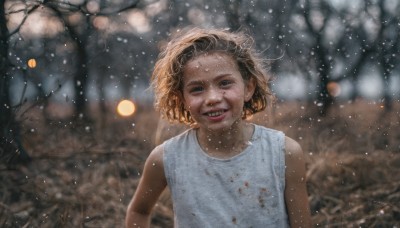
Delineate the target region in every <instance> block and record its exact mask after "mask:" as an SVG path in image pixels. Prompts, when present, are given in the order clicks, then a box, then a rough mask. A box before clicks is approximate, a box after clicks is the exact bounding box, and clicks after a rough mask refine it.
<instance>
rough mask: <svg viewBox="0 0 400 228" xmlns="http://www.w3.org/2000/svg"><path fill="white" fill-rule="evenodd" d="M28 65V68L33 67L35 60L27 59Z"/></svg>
mask: <svg viewBox="0 0 400 228" xmlns="http://www.w3.org/2000/svg"><path fill="white" fill-rule="evenodd" d="M28 67H29V68H35V67H36V60H35V59H29V60H28Z"/></svg>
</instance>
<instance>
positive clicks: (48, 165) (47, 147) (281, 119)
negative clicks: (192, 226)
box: [0, 101, 400, 228]
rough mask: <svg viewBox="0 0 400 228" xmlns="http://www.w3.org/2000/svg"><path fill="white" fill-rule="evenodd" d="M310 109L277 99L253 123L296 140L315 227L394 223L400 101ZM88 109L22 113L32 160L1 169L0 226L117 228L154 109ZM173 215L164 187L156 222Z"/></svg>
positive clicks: (148, 139) (151, 134)
mask: <svg viewBox="0 0 400 228" xmlns="http://www.w3.org/2000/svg"><path fill="white" fill-rule="evenodd" d="M313 109H314V108H313V107H311V108H310V106H309V105H305V104H301V103H284V104H277V106H276V107H275V109H274V110H273V111H269V112H268V113H267V112H266V113H261V114H258V115H256V116H254V117H253V119H252V120H251V121H253V122H255V123H258V124H261V125H265V126H268V127H271V128H275V129H279V130H282V131H284V132H285V133H286V134H287V135H288V136H290V137H292V138H294V139H296V140H297V141H298V142H299V143H300V144H301V145H302V147H303V150H304V153H305V154H306V158H307V178H308V189H309V200H310V205H311V210H312V219H313V223H314V225H315V227H399V224H400V175H399V173H400V123H399V121H400V114H399V112H400V105H399V104H395V105H394V109H393V111H391V112H384V110H383V109H382V108H381V106H380V104H378V103H374V102H367V101H357V102H355V103H352V104H349V103H343V104H337V105H336V106H335V107H334V109H332V111H331V112H330V113H329V115H328V116H326V117H316V116H315V115H313V113H315V110H313ZM93 113H97V114H93V115H92V118H93V121H90V122H87V121H84V122H82V123H72V122H71V121H69V120H66V119H60V118H56V117H53V119H52V120H45V119H44V118H43V117H42V115H41V114H40V111H39V109H33V110H30V111H29V113H27V114H26V115H24V116H22V117H21V119H22V121H23V122H22V123H23V130H22V134H23V145H24V146H25V148H26V150H27V151H28V152H29V154H30V155H31V156H32V157H33V160H32V162H30V163H29V164H27V165H21V166H16V167H14V168H13V169H7V168H6V167H3V166H0V168H1V170H0V183H1V185H0V227H45V228H47V227H123V221H124V217H125V210H126V206H127V204H128V202H129V200H130V198H131V196H132V195H133V193H134V191H135V187H136V186H137V184H138V180H139V177H140V173H141V169H142V167H143V164H144V161H145V159H146V157H147V155H148V154H149V152H150V151H151V149H152V148H153V147H154V145H155V141H156V140H155V133H156V129H157V122H158V115H157V114H156V113H155V112H154V111H153V110H152V108H151V107H146V106H140V105H139V107H138V111H137V113H136V114H135V115H134V116H133V117H129V118H120V117H118V116H116V114H114V113H110V114H108V115H106V116H105V117H104V116H103V117H102V118H101V116H100V115H99V114H98V112H96V111H95V110H93ZM164 129H168V128H164ZM174 129H175V128H174V127H172V128H170V131H167V130H165V131H164V135H162V136H161V138H165V137H167V136H166V135H168V134H170V135H171V134H173V132H174V131H175V130H174ZM165 132H170V133H165ZM171 132H172V133H171ZM172 216H173V214H172V210H171V205H170V200H169V198H168V194H164V195H163V196H162V197H161V199H160V201H159V202H158V204H157V206H156V208H155V211H154V216H153V220H152V221H153V227H171V226H172Z"/></svg>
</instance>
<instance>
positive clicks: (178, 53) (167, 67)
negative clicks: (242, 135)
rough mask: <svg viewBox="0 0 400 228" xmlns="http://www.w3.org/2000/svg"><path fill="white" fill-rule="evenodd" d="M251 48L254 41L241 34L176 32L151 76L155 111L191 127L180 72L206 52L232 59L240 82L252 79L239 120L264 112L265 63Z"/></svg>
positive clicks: (266, 86)
mask: <svg viewBox="0 0 400 228" xmlns="http://www.w3.org/2000/svg"><path fill="white" fill-rule="evenodd" d="M253 46H254V40H253V39H252V38H251V37H250V36H249V35H247V34H245V33H243V32H236V33H234V32H229V31H228V30H222V29H201V28H188V29H184V30H182V31H180V32H179V33H178V34H176V36H174V37H173V38H172V39H171V40H170V41H169V42H168V44H167V45H166V46H165V47H164V48H163V50H162V51H161V53H160V54H159V56H158V60H157V62H156V64H155V67H154V71H153V74H152V76H151V86H152V88H153V89H154V93H155V101H154V106H155V108H156V110H158V111H159V112H160V113H161V115H162V116H163V117H165V118H167V119H168V120H169V121H178V122H181V123H186V124H193V123H194V120H193V119H192V118H191V115H190V113H189V111H187V110H186V109H185V105H184V101H183V92H182V91H183V68H184V66H185V64H186V63H188V62H189V61H190V60H192V59H194V58H196V57H198V56H199V55H201V54H204V53H210V52H222V53H225V54H228V55H230V56H232V57H233V59H234V60H236V62H237V65H238V68H239V72H240V73H241V75H242V77H243V79H244V80H245V81H248V80H249V79H250V78H254V81H255V82H256V88H255V91H254V94H253V96H252V98H251V99H250V100H249V101H248V102H245V104H244V107H243V116H242V118H243V119H245V118H246V117H248V116H249V115H252V114H254V113H257V112H260V111H262V110H264V109H265V108H266V107H267V104H268V102H267V101H268V97H269V96H271V92H270V90H269V87H268V82H269V77H268V75H267V73H266V72H267V68H266V64H265V61H263V59H262V58H260V57H259V54H258V53H256V51H255V50H254V47H253Z"/></svg>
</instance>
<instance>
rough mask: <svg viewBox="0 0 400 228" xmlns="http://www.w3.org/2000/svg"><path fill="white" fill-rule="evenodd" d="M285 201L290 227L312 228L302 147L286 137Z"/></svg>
mask: <svg viewBox="0 0 400 228" xmlns="http://www.w3.org/2000/svg"><path fill="white" fill-rule="evenodd" d="M285 147H286V155H285V160H286V175H285V179H286V187H285V201H286V208H287V212H288V216H289V223H290V227H292V228H295V227H302V228H308V227H311V214H310V206H309V202H308V194H307V187H306V168H305V162H304V155H303V151H302V149H301V147H300V145H299V144H298V143H297V142H296V141H294V140H293V139H291V138H289V137H286V142H285Z"/></svg>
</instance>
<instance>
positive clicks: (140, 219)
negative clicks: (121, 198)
mask: <svg viewBox="0 0 400 228" xmlns="http://www.w3.org/2000/svg"><path fill="white" fill-rule="evenodd" d="M166 186H167V180H166V178H165V174H164V165H163V148H162V146H159V147H156V148H155V149H154V150H153V151H152V152H151V153H150V155H149V157H148V158H147V160H146V163H145V165H144V170H143V175H142V178H141V179H140V182H139V185H138V187H137V189H136V192H135V194H134V196H133V198H132V200H131V202H130V204H129V206H128V210H127V212H126V219H125V226H126V228H133V227H135V228H138V227H141V228H147V227H149V226H150V218H151V216H150V215H151V211H152V209H153V207H154V205H155V203H156V202H157V200H158V197H159V196H160V194H161V193H162V191H163V190H164V189H165V187H166Z"/></svg>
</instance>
